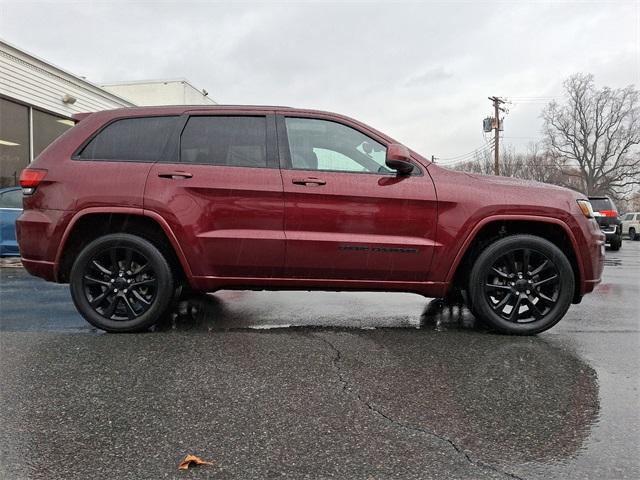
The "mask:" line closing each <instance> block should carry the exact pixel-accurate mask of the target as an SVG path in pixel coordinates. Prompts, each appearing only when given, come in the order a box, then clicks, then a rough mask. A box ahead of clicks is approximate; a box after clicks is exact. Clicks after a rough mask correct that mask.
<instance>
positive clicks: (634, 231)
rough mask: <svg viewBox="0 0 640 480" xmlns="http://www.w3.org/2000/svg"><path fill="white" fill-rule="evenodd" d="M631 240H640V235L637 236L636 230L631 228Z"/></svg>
mask: <svg viewBox="0 0 640 480" xmlns="http://www.w3.org/2000/svg"><path fill="white" fill-rule="evenodd" d="M629 239H630V240H640V235H638V234H636V229H635V228H633V227H631V228H630V229H629Z"/></svg>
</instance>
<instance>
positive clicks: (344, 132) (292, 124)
mask: <svg viewBox="0 0 640 480" xmlns="http://www.w3.org/2000/svg"><path fill="white" fill-rule="evenodd" d="M285 122H286V126H287V137H288V139H289V152H290V154H291V166H292V168H294V169H302V170H335V171H341V172H369V173H391V172H392V170H390V169H388V168H387V167H386V166H385V159H386V155H387V149H386V147H385V146H384V145H382V144H380V143H378V142H376V141H375V140H373V139H372V138H369V137H367V136H366V135H364V134H362V133H360V132H359V131H357V130H354V129H353V128H350V127H347V126H345V125H342V124H340V123H336V122H330V121H327V120H316V119H310V118H287V119H286V120H285Z"/></svg>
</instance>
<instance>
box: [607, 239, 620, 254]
mask: <svg viewBox="0 0 640 480" xmlns="http://www.w3.org/2000/svg"><path fill="white" fill-rule="evenodd" d="M609 245H610V246H611V250H613V251H614V252H617V251H618V250H620V247H621V246H622V235H616V236H614V237H613V238H612V239H611V242H609Z"/></svg>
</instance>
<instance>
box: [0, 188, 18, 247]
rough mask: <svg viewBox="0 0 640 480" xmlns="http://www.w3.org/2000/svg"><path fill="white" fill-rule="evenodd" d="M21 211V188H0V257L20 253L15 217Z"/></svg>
mask: <svg viewBox="0 0 640 480" xmlns="http://www.w3.org/2000/svg"><path fill="white" fill-rule="evenodd" d="M21 213H22V189H21V188H20V187H9V188H2V189H0V257H5V256H16V255H20V252H19V251H18V242H16V219H17V218H18V216H19V215H20V214H21Z"/></svg>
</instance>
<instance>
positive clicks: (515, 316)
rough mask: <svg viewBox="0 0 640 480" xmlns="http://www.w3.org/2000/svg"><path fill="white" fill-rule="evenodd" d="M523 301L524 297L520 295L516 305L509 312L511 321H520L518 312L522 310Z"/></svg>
mask: <svg viewBox="0 0 640 480" xmlns="http://www.w3.org/2000/svg"><path fill="white" fill-rule="evenodd" d="M521 303H522V297H521V296H520V295H518V299H517V300H516V303H515V305H514V306H513V308H512V309H511V312H509V321H518V313H519V310H520V304H521Z"/></svg>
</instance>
